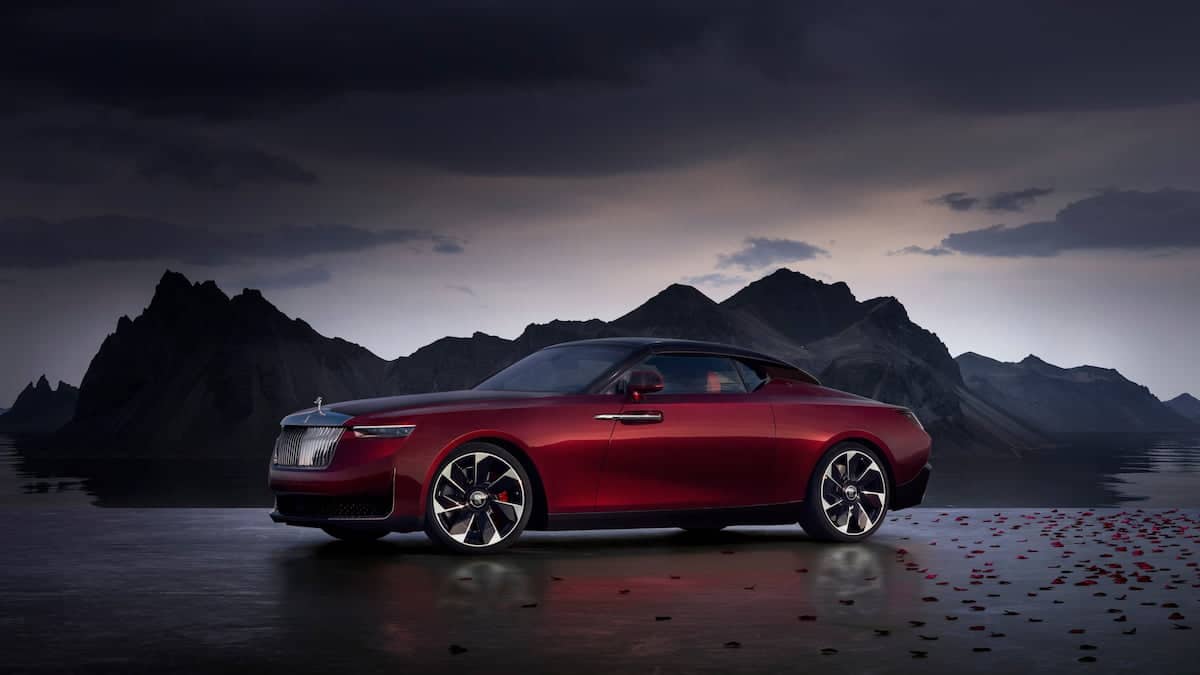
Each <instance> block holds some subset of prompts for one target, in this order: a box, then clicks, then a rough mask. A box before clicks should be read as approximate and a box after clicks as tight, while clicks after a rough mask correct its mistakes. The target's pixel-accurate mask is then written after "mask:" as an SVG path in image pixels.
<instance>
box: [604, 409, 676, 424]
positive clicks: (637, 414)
mask: <svg viewBox="0 0 1200 675" xmlns="http://www.w3.org/2000/svg"><path fill="white" fill-rule="evenodd" d="M596 419H598V420H606V421H607V420H616V421H618V422H620V423H621V424H657V423H659V422H662V421H663V414H662V412H661V411H659V410H635V411H632V412H627V413H604V414H602V415H596Z"/></svg>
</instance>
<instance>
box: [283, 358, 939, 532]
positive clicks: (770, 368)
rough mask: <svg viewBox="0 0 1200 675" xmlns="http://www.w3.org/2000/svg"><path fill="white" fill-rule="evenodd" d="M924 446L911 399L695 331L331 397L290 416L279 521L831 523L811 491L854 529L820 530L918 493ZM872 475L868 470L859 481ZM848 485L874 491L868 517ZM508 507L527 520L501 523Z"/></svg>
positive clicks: (337, 528) (414, 526)
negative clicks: (438, 382)
mask: <svg viewBox="0 0 1200 675" xmlns="http://www.w3.org/2000/svg"><path fill="white" fill-rule="evenodd" d="M847 448H848V449H849V450H848V451H847V450H846V449H847ZM839 451H840V452H842V455H841V461H842V464H841V465H839V464H838V463H837V461H838V459H837V457H834V458H833V459H831V456H833V455H835V454H836V453H837V452H839ZM847 452H848V453H849V454H847ZM929 454H930V437H929V436H928V434H926V433H925V430H924V429H923V428H922V427H921V425H920V423H919V422H918V421H917V420H916V418H915V416H914V415H913V414H912V413H911V412H910V411H908V410H907V409H905V408H903V407H899V406H894V405H888V404H884V403H879V402H877V401H873V400H870V399H866V398H863V397H860V396H855V395H853V394H847V393H844V392H840V391H836V390H833V389H829V388H826V387H823V386H821V385H820V384H819V383H818V382H817V380H816V378H814V377H813V376H812V375H810V374H808V373H806V372H804V371H803V370H801V369H799V368H796V367H795V366H793V365H791V364H789V363H787V362H785V361H783V360H781V359H776V358H773V357H770V356H767V355H764V354H760V353H757V352H753V351H749V350H745V349H740V348H737V347H731V346H727V345H720V344H713V343H704V342H695V341H686V340H666V339H651V338H607V339H600V340H584V341H578V342H570V343H563V344H559V345H554V346H551V347H547V348H545V349H543V350H540V351H538V352H535V353H534V354H532V355H530V356H528V357H526V358H525V359H522V360H520V361H518V362H517V363H515V364H513V365H512V366H510V367H508V368H506V369H504V370H502V371H500V372H499V373H497V374H496V375H494V376H492V377H490V378H488V379H487V380H485V381H484V382H482V383H481V384H480V385H478V386H477V387H475V388H474V389H469V390H463V391H451V392H439V393H430V394H415V395H404V396H393V397H386V398H377V399H367V400H360V401H349V402H344V403H335V404H331V405H328V406H326V405H323V404H322V403H321V402H318V405H317V407H316V408H310V409H307V410H303V411H300V412H297V413H295V414H292V415H289V416H287V417H286V418H284V419H283V421H282V430H281V434H280V437H279V439H278V440H277V442H276V448H275V455H274V456H273V459H272V464H271V469H270V486H271V489H272V490H273V491H274V493H275V495H276V509H275V511H273V512H272V514H271V517H272V518H273V519H274V520H276V521H277V522H283V523H287V524H289V525H300V526H311V527H322V528H325V529H326V531H328V532H330V534H333V535H334V536H338V537H341V538H347V539H353V538H356V537H359V538H375V537H377V536H381V535H382V534H386V533H387V532H407V531H415V530H421V529H424V530H426V531H427V532H429V533H430V534H431V536H434V538H435V539H438V538H440V539H442V540H443V543H446V544H448V545H449V546H450V547H451V548H454V549H457V550H461V551H464V552H465V551H484V550H489V549H492V548H500V547H501V546H499V545H500V544H504V545H508V544H511V543H512V542H511V541H503V542H502V541H500V540H498V539H497V537H498V536H499V535H500V533H501V532H502V531H505V530H508V534H514V535H517V536H519V534H520V531H519V530H523V529H526V528H528V529H539V530H540V529H545V530H560V529H592V528H625V527H685V528H696V529H708V528H720V527H724V526H727V525H738V524H781V523H795V522H797V521H800V522H801V523H802V524H804V525H805V529H806V530H809V531H810V533H812V532H813V529H822V528H820V527H819V525H820V523H817V522H806V520H805V511H806V509H807V511H808V512H809V513H808V514H807V517H808V518H809V520H811V519H812V518H813V517H814V516H816V515H818V513H817V509H816V507H815V506H814V502H815V501H823V504H822V509H821V511H822V512H824V511H825V510H826V509H825V507H826V506H828V505H829V504H833V503H834V502H836V501H837V499H838V498H842V505H841V507H840V508H843V509H849V510H850V513H849V514H847V515H845V526H846V528H849V530H850V531H842V532H838V531H837V530H838V529H839V527H838V523H837V522H836V521H837V520H838V519H840V518H841V516H838V515H831V516H830V518H831V519H832V520H833V521H834V522H832V525H833V526H834V527H833V530H830V529H829V528H828V527H825V528H823V529H824V530H825V531H822V532H817V533H815V534H818V536H821V537H822V538H832V539H842V540H847V539H855V538H858V537H859V536H866V535H869V534H871V533H872V532H873V531H874V529H875V528H876V527H878V525H879V523H880V522H882V520H883V518H882V515H883V514H882V512H886V510H888V509H891V510H895V509H899V508H905V507H908V506H912V505H915V504H918V503H920V501H921V498H922V496H923V494H924V491H925V486H926V483H927V481H928V478H929V472H930V469H929V465H928V460H929ZM481 462H482V464H481ZM831 462H832V463H831ZM868 464H869V465H871V466H873V467H874V469H871V468H867V465H868ZM860 471H861V472H862V477H861V480H862V481H865V482H863V483H862V484H859V485H857V486H851V485H849V483H850V482H851V481H852V480H853V479H854V477H855V476H856V475H858V474H859V472H860ZM872 471H873V473H872ZM818 473H820V474H822V475H823V478H822V477H819V476H817V475H816V474H818ZM501 474H503V476H502V475H501ZM868 474H869V475H868ZM504 476H507V477H504ZM826 479H829V480H826ZM496 481H501V483H503V482H504V481H507V482H509V483H510V484H511V486H510V488H509V490H504V491H502V488H503V487H504V486H503V485H502V484H499V485H498V484H495V483H496ZM870 481H874V482H873V483H872V484H871V485H868V484H867V482H870ZM467 482H470V483H472V484H477V487H478V489H474V488H471V486H466V487H463V485H461V484H464V483H467ZM819 484H821V485H819ZM814 486H816V487H814ZM851 489H853V490H854V494H850V493H848V492H847V491H848V490H851ZM821 490H825V492H821ZM830 490H832V491H830ZM491 492H495V494H491ZM510 492H511V494H510ZM468 493H469V494H468ZM867 494H874V495H877V496H876V497H874V498H872V499H873V500H874V501H872V499H868V497H867ZM518 495H519V496H518ZM814 497H819V499H814ZM850 498H853V499H852V500H850V501H854V500H861V501H858V506H859V509H860V513H859V514H858V515H857V516H856V515H855V514H854V512H853V507H854V504H849V505H846V504H845V502H847V500H848V499H850ZM518 499H519V500H520V501H521V504H516V501H517V500H518ZM506 500H512V502H513V504H512V505H509V504H508V503H507V501H506ZM875 501H879V502H881V503H880V504H875V503H874V502H875ZM477 502H483V503H484V506H480V505H479V504H478V503H477ZM806 504H808V506H807V507H806V506H805V505H806ZM480 508H482V509H483V510H476V509H480ZM836 508H837V507H835V510H836ZM449 511H453V513H448V512H449ZM873 511H880V512H879V513H868V512H873ZM468 512H469V513H472V514H475V515H477V516H479V517H478V519H476V518H474V517H472V523H471V524H468V525H466V528H467V529H468V530H471V528H476V529H480V528H481V531H480V532H478V533H473V532H469V533H468V534H466V535H464V537H465V539H463V540H460V539H459V536H458V535H461V534H462V533H461V529H462V525H461V524H460V525H458V526H457V527H458V528H459V530H460V531H459V532H458V533H457V534H455V533H454V532H452V531H451V530H453V527H452V526H449V525H447V526H446V527H439V526H438V520H439V518H442V519H449V518H450V516H451V515H454V516H455V517H458V516H463V515H464V514H466V513H468ZM489 519H490V520H492V521H493V522H492V524H491V525H490V530H489V525H488V524H487V521H488V520H489ZM507 519H512V520H513V523H512V525H513V529H516V530H517V531H515V532H513V531H512V530H511V529H509V528H507V527H506V524H501V525H499V526H498V525H497V524H496V521H501V520H507ZM477 520H478V521H479V522H480V523H482V524H476V521H477ZM867 520H870V525H871V527H870V528H867V527H866V523H867ZM829 524H831V523H829V522H827V523H826V525H829ZM843 529H844V528H843ZM868 529H869V531H868ZM854 530H859V531H857V532H856V531H854ZM435 535H436V536H435ZM447 535H449V538H447ZM506 538H507V539H515V538H516V536H512V537H507V535H506ZM471 540H474V541H471ZM493 544H494V545H495V546H493Z"/></svg>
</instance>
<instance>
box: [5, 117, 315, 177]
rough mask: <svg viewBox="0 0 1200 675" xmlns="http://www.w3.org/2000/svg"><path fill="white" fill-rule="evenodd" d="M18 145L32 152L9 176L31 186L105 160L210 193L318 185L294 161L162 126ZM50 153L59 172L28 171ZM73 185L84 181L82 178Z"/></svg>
mask: <svg viewBox="0 0 1200 675" xmlns="http://www.w3.org/2000/svg"><path fill="white" fill-rule="evenodd" d="M16 143H17V144H19V145H21V146H22V147H27V148H30V149H31V150H32V152H24V153H18V154H16V155H13V156H9V157H8V158H6V160H5V161H6V162H7V163H10V164H12V165H16V166H19V167H22V168H16V167H15V166H14V168H11V169H9V170H8V172H7V173H9V174H10V175H17V176H21V175H23V176H24V179H25V180H26V181H27V182H48V183H57V182H62V180H63V177H64V176H65V177H70V176H72V173H71V172H72V171H74V172H75V173H76V174H78V173H79V171H80V167H84V166H88V165H93V166H94V165H95V164H96V163H97V162H100V161H103V160H104V159H109V160H115V161H117V162H124V163H128V164H130V165H131V167H130V168H131V173H132V174H133V175H134V176H137V177H139V178H142V179H145V180H147V181H172V182H177V183H181V184H185V185H190V186H193V187H200V188H206V189H222V188H238V187H242V186H246V185H250V186H254V185H271V184H289V183H291V184H297V185H311V184H313V183H316V182H317V176H316V174H315V173H314V172H313V171H311V170H309V169H308V168H306V167H304V166H302V165H300V164H299V163H298V162H296V161H295V160H292V159H290V158H288V157H284V156H281V155H279V154H276V153H272V152H269V151H266V150H263V149H262V148H259V147H256V146H254V145H252V144H246V143H240V142H234V141H230V140H222V139H218V138H214V137H212V136H206V135H204V134H197V133H192V132H187V131H182V130H178V129H173V128H170V127H169V126H167V125H164V124H162V123H143V124H141V125H133V124H130V123H109V122H87V123H81V124H74V125H39V126H35V127H33V128H31V129H29V130H27V131H26V132H25V133H24V134H23V138H21V139H19V140H17V141H16ZM50 154H53V155H54V158H55V165H56V166H57V167H58V169H57V171H55V172H47V171H37V172H30V171H29V169H28V168H24V167H28V164H27V162H28V161H29V159H30V158H31V157H37V156H40V157H47V156H50ZM35 166H36V165H35ZM22 172H23V173H22ZM92 173H93V174H94V175H92V176H91V178H92V179H93V180H98V179H100V178H102V177H103V176H104V173H105V172H98V171H93V172H92ZM73 182H84V181H83V180H81V179H80V178H78V177H76V178H75V180H74V181H73Z"/></svg>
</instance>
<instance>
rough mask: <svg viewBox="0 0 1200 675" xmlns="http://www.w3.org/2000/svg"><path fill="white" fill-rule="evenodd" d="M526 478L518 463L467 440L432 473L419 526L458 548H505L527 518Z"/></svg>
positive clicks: (469, 550)
mask: <svg viewBox="0 0 1200 675" xmlns="http://www.w3.org/2000/svg"><path fill="white" fill-rule="evenodd" d="M531 487H532V483H531V482H530V480H529V475H528V474H527V473H526V472H525V468H524V467H522V466H521V462H520V461H518V460H517V458H516V457H513V456H512V454H510V453H509V452H508V451H506V450H504V449H503V448H500V447H498V446H495V445H492V444H491V443H467V444H466V445H464V446H462V447H461V448H459V449H458V450H456V451H454V453H452V454H451V455H450V456H449V457H448V458H446V460H445V461H444V462H442V465H441V466H440V467H438V470H437V473H435V474H434V477H433V486H432V487H431V488H430V490H429V504H428V505H427V508H426V521H427V522H426V527H425V531H426V532H427V533H428V534H429V536H430V538H432V539H433V540H434V541H435V542H438V543H440V544H444V545H445V546H446V547H448V548H450V549H451V550H453V551H456V552H458V553H489V552H492V551H498V550H500V549H502V548H506V547H508V546H510V545H512V543H513V542H514V541H516V539H517V537H519V536H520V535H521V532H522V531H523V530H524V529H525V525H526V523H528V522H529V516H530V514H531V508H532V506H533V495H532V494H531V493H530V489H531Z"/></svg>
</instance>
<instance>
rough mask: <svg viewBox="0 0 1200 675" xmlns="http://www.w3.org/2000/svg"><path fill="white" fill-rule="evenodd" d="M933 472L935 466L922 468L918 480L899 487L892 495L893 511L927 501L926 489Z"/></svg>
mask: <svg viewBox="0 0 1200 675" xmlns="http://www.w3.org/2000/svg"><path fill="white" fill-rule="evenodd" d="M932 471H933V466H932V465H930V464H928V463H927V464H925V466H923V467H921V471H920V472H919V473H917V477H916V478H914V479H912V480H910V481H908V482H907V483H904V484H901V485H897V486H896V489H895V490H893V494H892V504H891V510H893V511H899V510H900V509H907V508H910V507H913V506H918V505H920V503H921V501H922V500H924V499H925V488H927V487H928V486H929V474H930V473H931V472H932Z"/></svg>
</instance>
